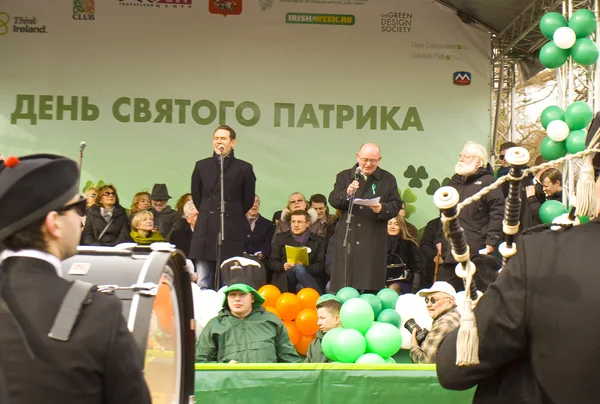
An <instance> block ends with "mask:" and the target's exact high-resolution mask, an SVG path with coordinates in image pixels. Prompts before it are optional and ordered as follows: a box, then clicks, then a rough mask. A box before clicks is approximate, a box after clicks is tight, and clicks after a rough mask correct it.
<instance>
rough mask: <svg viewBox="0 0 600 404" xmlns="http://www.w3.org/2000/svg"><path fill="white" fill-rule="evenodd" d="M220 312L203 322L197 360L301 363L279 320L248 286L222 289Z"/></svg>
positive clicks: (235, 285)
mask: <svg viewBox="0 0 600 404" xmlns="http://www.w3.org/2000/svg"><path fill="white" fill-rule="evenodd" d="M224 292H225V301H224V302H223V309H222V310H221V311H220V312H219V315H218V316H217V317H215V318H213V319H212V320H210V321H209V322H208V324H206V326H205V327H204V329H203V330H202V334H200V338H198V342H197V343H196V362H222V363H238V362H239V363H278V362H289V363H294V362H300V357H299V356H298V353H297V352H296V349H295V348H294V346H293V345H292V343H291V342H290V339H289V337H288V333H287V330H286V328H285V326H284V325H283V323H282V322H281V320H280V319H279V318H278V317H277V316H276V315H275V314H273V313H271V312H268V311H266V310H265V309H264V308H263V307H262V304H263V303H264V302H265V299H264V298H263V297H262V296H261V295H260V294H258V292H257V291H256V290H254V289H253V288H252V287H250V286H248V285H244V284H242V283H237V284H234V285H231V286H229V287H228V288H227V289H225V290H224Z"/></svg>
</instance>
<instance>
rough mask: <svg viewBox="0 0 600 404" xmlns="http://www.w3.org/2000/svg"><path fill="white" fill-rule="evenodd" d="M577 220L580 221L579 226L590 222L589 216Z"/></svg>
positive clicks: (579, 217)
mask: <svg viewBox="0 0 600 404" xmlns="http://www.w3.org/2000/svg"><path fill="white" fill-rule="evenodd" d="M577 218H578V219H579V224H586V223H589V222H590V217H589V216H577Z"/></svg>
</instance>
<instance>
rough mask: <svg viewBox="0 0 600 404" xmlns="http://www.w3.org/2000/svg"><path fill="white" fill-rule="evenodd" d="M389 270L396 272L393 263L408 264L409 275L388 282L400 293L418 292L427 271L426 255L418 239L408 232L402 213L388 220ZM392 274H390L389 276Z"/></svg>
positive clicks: (390, 286) (389, 285)
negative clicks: (424, 255)
mask: <svg viewBox="0 0 600 404" xmlns="http://www.w3.org/2000/svg"><path fill="white" fill-rule="evenodd" d="M387 232H388V248H387V253H388V259H387V264H388V272H394V270H393V269H391V268H390V266H391V265H402V264H404V265H406V269H407V270H408V277H407V278H406V279H405V280H398V281H391V282H389V281H388V282H387V284H388V287H389V288H392V289H394V290H395V291H396V292H398V294H402V293H416V292H417V291H418V290H419V289H420V288H421V279H422V277H423V274H424V273H425V257H423V253H422V252H421V250H420V249H419V245H418V244H417V242H416V240H415V239H414V238H413V237H412V236H411V235H410V234H408V229H407V227H406V222H405V221H404V219H403V218H402V215H401V214H398V216H396V217H395V218H393V219H390V220H388V226H387ZM389 275H390V274H388V277H389Z"/></svg>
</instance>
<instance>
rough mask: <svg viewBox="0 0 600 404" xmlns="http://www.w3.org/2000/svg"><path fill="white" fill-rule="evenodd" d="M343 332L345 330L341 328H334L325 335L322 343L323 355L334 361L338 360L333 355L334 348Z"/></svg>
mask: <svg viewBox="0 0 600 404" xmlns="http://www.w3.org/2000/svg"><path fill="white" fill-rule="evenodd" d="M342 330H343V328H341V327H337V328H332V329H331V330H329V331H327V332H326V333H325V335H324V336H323V340H322V341H321V349H322V350H323V353H324V354H325V356H326V357H328V358H329V359H331V360H332V361H337V360H338V359H337V357H336V356H335V354H334V353H333V346H334V345H335V342H336V341H337V336H338V334H339V333H340V332H342Z"/></svg>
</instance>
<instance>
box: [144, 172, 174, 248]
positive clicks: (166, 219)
mask: <svg viewBox="0 0 600 404" xmlns="http://www.w3.org/2000/svg"><path fill="white" fill-rule="evenodd" d="M169 199H171V196H170V195H169V191H168V190H167V185H166V184H154V186H153V187H152V193H151V194H150V203H151V204H152V208H150V211H151V212H152V214H153V215H154V224H155V225H156V228H157V229H158V231H159V232H160V234H162V236H163V237H164V238H165V239H166V240H167V241H169V240H171V233H173V231H175V230H177V229H178V228H179V226H181V215H180V214H179V212H177V211H176V210H173V209H172V208H171V207H170V206H169V205H168V204H167V202H168V201H169Z"/></svg>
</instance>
